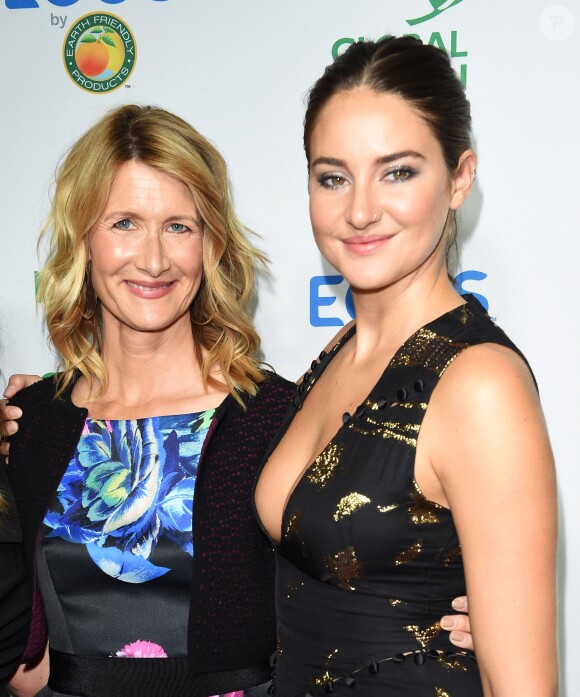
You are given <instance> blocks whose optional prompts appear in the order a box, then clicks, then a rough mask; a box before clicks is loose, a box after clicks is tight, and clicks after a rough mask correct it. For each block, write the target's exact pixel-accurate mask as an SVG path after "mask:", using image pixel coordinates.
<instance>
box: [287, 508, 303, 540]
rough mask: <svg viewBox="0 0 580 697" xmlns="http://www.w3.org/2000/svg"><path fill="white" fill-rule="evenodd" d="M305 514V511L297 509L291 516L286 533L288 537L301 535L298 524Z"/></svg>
mask: <svg viewBox="0 0 580 697" xmlns="http://www.w3.org/2000/svg"><path fill="white" fill-rule="evenodd" d="M303 515H304V511H296V513H293V514H292V515H291V516H290V518H289V519H288V523H287V524H286V529H285V531H284V532H285V534H286V538H288V537H298V538H299V537H300V532H299V528H298V524H299V523H300V519H301V518H302V516H303Z"/></svg>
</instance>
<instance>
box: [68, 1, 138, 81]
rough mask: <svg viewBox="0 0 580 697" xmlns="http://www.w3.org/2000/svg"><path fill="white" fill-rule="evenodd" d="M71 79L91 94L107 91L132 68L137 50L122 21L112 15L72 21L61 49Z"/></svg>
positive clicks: (88, 16) (129, 73) (124, 78)
mask: <svg viewBox="0 0 580 697" xmlns="http://www.w3.org/2000/svg"><path fill="white" fill-rule="evenodd" d="M62 53H63V60H64V65H65V68H66V70H67V73H68V74H69V77H70V78H71V80H72V81H73V82H74V83H75V84H76V85H78V86H79V87H80V88H81V89H83V90H86V91H87V92H92V93H96V94H98V93H101V94H102V93H104V92H111V91H112V90H116V89H117V88H118V87H120V86H121V85H122V84H123V83H124V82H126V81H127V80H128V78H129V76H130V75H131V72H132V71H133V68H134V67H135V59H136V57H137V47H136V45H135V39H134V38H133V34H132V32H131V30H130V29H129V27H128V26H127V24H126V22H124V21H123V20H122V19H120V18H119V17H115V15H111V14H106V13H91V14H88V15H84V17H81V18H80V19H79V20H77V21H76V23H75V24H74V26H72V28H71V29H70V31H69V32H68V34H67V36H66V38H65V40H64V43H63V47H62Z"/></svg>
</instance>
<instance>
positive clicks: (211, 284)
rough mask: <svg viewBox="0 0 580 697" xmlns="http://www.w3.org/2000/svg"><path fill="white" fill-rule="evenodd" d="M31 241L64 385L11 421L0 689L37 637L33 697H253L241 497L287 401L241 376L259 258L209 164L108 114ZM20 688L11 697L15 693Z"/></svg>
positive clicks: (264, 631)
mask: <svg viewBox="0 0 580 697" xmlns="http://www.w3.org/2000/svg"><path fill="white" fill-rule="evenodd" d="M44 234H45V235H46V236H47V237H48V239H49V242H50V252H49V257H48V261H47V263H46V265H45V267H44V268H43V270H42V272H41V282H40V291H39V295H40V302H41V304H42V306H43V308H44V311H45V314H46V320H47V325H48V330H49V333H50V337H51V340H52V343H53V344H54V347H55V348H56V350H57V351H58V352H59V354H60V355H61V356H62V366H61V370H60V371H59V373H58V374H57V376H56V377H55V378H54V379H52V378H49V379H46V380H43V381H41V382H38V383H36V384H34V385H33V386H32V387H30V388H28V389H27V390H24V391H22V392H21V393H20V394H18V396H17V398H15V399H14V400H13V404H14V405H16V406H18V407H19V408H21V409H22V411H23V412H24V414H23V416H22V418H21V422H20V429H19V432H18V435H17V436H16V437H15V438H14V440H13V443H12V448H11V458H10V464H9V465H8V466H6V467H5V468H4V469H3V471H2V477H3V481H2V484H3V485H5V486H3V488H6V490H7V491H10V492H11V497H12V498H11V503H12V504H13V505H14V508H15V516H13V517H12V519H11V520H12V523H11V525H12V528H11V535H9V534H8V530H6V531H5V532H4V533H2V535H1V536H0V578H1V579H3V580H2V585H1V586H0V626H1V627H2V630H1V633H0V665H1V673H0V677H2V678H7V677H9V676H10V675H11V674H12V673H13V671H14V669H15V668H16V667H17V665H18V663H19V662H20V663H23V664H34V663H35V662H37V661H39V660H40V659H41V657H42V656H43V653H44V651H45V646H46V643H47V638H48V639H49V645H50V677H49V679H48V687H47V688H45V690H44V691H43V692H42V694H47V695H62V694H66V695H86V696H94V697H100V696H104V695H139V696H140V697H142V696H143V695H155V696H156V697H162V696H163V695H167V696H168V697H169V696H170V695H171V696H172V697H175V696H177V695H198V696H199V697H207V696H209V695H216V694H222V693H228V692H234V691H236V692H239V693H240V694H241V692H242V691H244V690H245V691H246V694H254V693H255V694H258V693H259V692H260V690H261V688H259V687H258V686H259V685H261V684H264V683H265V682H266V681H267V679H268V678H269V676H270V666H269V661H268V659H269V656H270V654H271V653H272V651H273V649H274V646H275V636H274V608H273V593H272V579H273V559H272V551H271V549H270V547H269V545H268V544H267V542H266V540H265V539H264V538H263V536H262V534H261V532H260V530H259V529H258V527H257V525H256V523H255V521H254V520H253V517H252V512H251V507H250V503H249V492H250V488H251V484H252V482H253V478H254V476H255V473H256V469H257V465H258V462H259V460H260V458H261V457H262V455H263V452H264V450H265V448H266V445H267V443H268V442H269V440H270V439H271V438H272V436H273V434H274V432H275V431H276V429H277V428H278V426H279V425H280V422H281V420H282V416H283V413H284V411H285V408H286V405H287V402H288V399H289V397H290V395H291V392H292V385H291V384H290V383H288V382H287V381H285V380H284V379H282V378H280V377H278V376H277V375H275V374H273V373H271V372H268V371H266V370H264V369H263V368H262V367H261V366H260V364H259V362H258V360H257V358H256V351H257V348H258V345H259V338H258V336H257V334H256V332H255V329H254V327H253V326H252V322H251V319H250V317H249V315H248V311H247V307H248V302H249V300H250V298H251V297H252V293H253V276H254V271H255V268H256V266H262V265H263V264H264V257H263V256H262V255H261V254H260V253H259V252H258V251H257V250H256V249H255V248H254V247H253V246H252V244H251V242H250V241H249V235H248V231H247V230H246V229H245V228H244V227H243V226H242V225H241V224H240V222H239V221H238V219H237V218H236V215H235V213H234V211H233V209H232V205H231V201H230V193H229V189H228V180H227V172H226V166H225V163H224V161H223V159H222V157H221V156H220V155H219V153H218V152H217V151H216V149H215V148H214V147H213V146H212V145H211V144H210V143H209V142H208V141H207V140H206V139H205V138H203V137H202V136H201V135H200V134H199V133H197V132H196V131H195V130H194V129H193V128H192V127H191V126H190V125H189V124H187V123H185V122H184V121H183V120H182V119H180V118H178V117H177V116H175V115H173V114H170V113H168V112H166V111H163V110H162V109H158V108H153V107H139V106H123V107H120V108H118V109H115V110H113V111H112V112H110V113H109V114H107V115H106V116H105V117H103V118H102V119H101V120H100V121H99V122H98V123H97V124H95V125H94V126H93V127H92V128H91V129H89V130H88V131H87V133H85V134H84V135H83V136H82V137H81V138H80V139H79V140H78V141H77V142H76V143H75V145H74V146H73V147H72V149H71V150H70V152H69V153H68V155H67V157H66V158H65V159H64V161H63V163H62V165H61V166H60V168H59V171H58V173H57V178H56V188H55V194H54V202H53V205H52V210H51V213H50V217H49V220H48V223H47V226H46V230H45V233H44ZM19 542H20V544H19ZM8 573H10V574H11V577H12V578H16V577H18V578H17V580H18V584H17V585H18V588H14V587H8V586H7V583H6V582H5V581H4V579H6V578H8V576H7V575H6V574H8ZM133 658H139V659H140V660H138V661H137V660H131V659H133ZM40 666H41V667H40V668H39V669H38V670H40V672H41V674H42V671H43V670H45V669H44V667H43V664H42V663H41V664H40ZM38 670H37V671H34V670H33V671H30V675H33V676H34V681H33V682H32V683H27V671H26V670H25V669H24V668H23V667H21V668H20V669H18V670H17V673H16V675H15V676H14V678H13V681H12V684H13V686H14V689H15V690H18V691H19V694H21V695H28V694H33V693H34V692H35V691H36V689H37V685H38V683H39V681H40V684H42V683H43V682H44V681H45V680H46V676H45V675H44V676H42V675H41V678H39V677H38ZM254 690H255V691H254Z"/></svg>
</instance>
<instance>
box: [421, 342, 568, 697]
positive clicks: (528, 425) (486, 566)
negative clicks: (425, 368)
mask: <svg viewBox="0 0 580 697" xmlns="http://www.w3.org/2000/svg"><path fill="white" fill-rule="evenodd" d="M429 411H431V412H432V413H431V414H430V413H429V412H428V413H427V415H426V417H425V423H424V426H425V425H427V426H428V429H429V433H430V436H431V440H430V443H431V445H432V446H433V448H432V451H431V457H432V465H433V468H434V470H435V472H436V474H437V475H438V477H439V480H440V482H441V484H442V488H443V491H444V494H445V496H446V498H447V501H448V503H449V506H450V508H451V510H452V511H453V517H454V520H455V523H456V525H457V530H458V533H459V538H460V542H461V547H462V552H463V558H464V563H465V570H466V579H467V589H468V595H469V614H470V622H471V628H472V630H473V640H474V644H475V650H476V652H477V656H478V665H479V668H480V671H481V676H482V683H483V687H484V694H485V696H486V697H554V695H556V694H557V691H558V687H557V685H558V665H557V653H556V583H555V568H556V528H557V513H556V486H555V473H554V464H553V458H552V452H551V449H550V444H549V441H548V436H547V431H546V426H545V423H544V419H543V415H542V411H541V408H540V404H539V400H538V396H537V393H536V389H535V386H534V384H533V380H532V378H531V375H530V373H529V370H528V369H527V367H526V366H525V364H524V362H523V361H522V359H521V358H520V357H519V356H517V355H516V354H515V353H513V352H512V351H510V350H508V349H505V348H503V347H500V346H496V345H491V344H486V345H482V346H477V347H472V348H470V349H468V350H467V351H465V352H464V354H462V355H460V356H459V357H458V358H457V359H456V360H455V361H454V363H453V364H452V365H451V366H450V367H449V368H448V371H447V373H446V374H445V375H444V376H443V378H442V379H441V382H440V384H439V386H438V387H437V389H436V390H435V392H434V394H433V398H432V400H431V406H430V410H429ZM428 419H429V421H427V420H428ZM506 627H509V631H506V629H505V628H506Z"/></svg>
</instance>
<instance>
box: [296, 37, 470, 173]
mask: <svg viewBox="0 0 580 697" xmlns="http://www.w3.org/2000/svg"><path fill="white" fill-rule="evenodd" d="M359 87H368V88H369V89H371V90H374V91H375V92H390V93H393V94H396V95H398V96H399V97H401V98H402V99H404V100H405V101H407V102H408V103H409V104H410V105H411V106H412V107H413V108H414V109H416V110H417V112H418V113H419V114H421V116H422V117H423V118H424V119H425V121H426V122H427V123H428V124H429V126H430V127H431V130H432V132H433V134H434V136H435V138H437V140H438V141H439V144H440V145H441V149H442V150H443V156H444V158H445V162H446V164H447V167H448V169H449V171H450V172H453V171H454V170H455V169H456V167H457V164H458V161H459V157H460V156H461V153H463V152H464V151H465V150H467V149H468V148H470V147H471V111H470V106H469V101H468V100H467V97H466V96H465V90H464V88H463V85H462V84H461V81H460V80H459V78H458V77H457V75H456V73H455V71H454V69H453V67H452V65H451V61H450V59H449V56H448V55H447V53H445V51H442V50H441V49H439V48H436V47H435V46H426V45H425V44H423V43H422V42H421V41H420V40H419V39H416V38H414V37H412V36H402V37H395V36H387V37H385V38H383V39H381V40H380V41H361V42H357V43H354V44H351V45H350V46H349V47H348V49H347V50H346V51H345V52H344V53H343V54H342V55H340V56H338V58H337V59H336V60H335V61H334V62H333V63H331V64H330V65H329V66H327V68H326V69H325V71H324V73H323V75H322V76H321V77H320V78H319V79H318V80H317V81H316V82H315V83H314V86H313V87H312V89H311V90H310V94H309V96H308V106H307V109H306V115H305V117H304V150H305V152H306V159H307V160H308V163H309V164H310V140H311V138H312V131H313V129H314V127H315V125H316V122H317V120H318V117H319V115H320V112H321V111H322V109H323V108H324V106H325V105H326V104H327V103H328V101H329V100H330V98H331V97H333V96H334V95H335V94H337V93H338V92H345V91H348V90H353V89H356V88H359Z"/></svg>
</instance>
